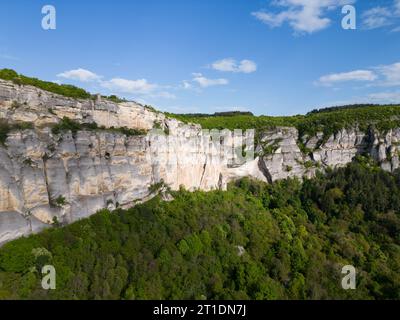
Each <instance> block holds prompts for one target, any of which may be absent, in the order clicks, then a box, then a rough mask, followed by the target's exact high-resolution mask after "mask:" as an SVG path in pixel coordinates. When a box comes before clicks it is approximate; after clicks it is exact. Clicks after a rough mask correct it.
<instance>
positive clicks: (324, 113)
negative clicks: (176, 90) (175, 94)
mask: <svg viewBox="0 0 400 320" xmlns="http://www.w3.org/2000/svg"><path fill="white" fill-rule="evenodd" d="M173 116H174V117H176V118H177V119H179V120H181V121H183V122H186V123H188V122H191V123H198V124H200V125H201V126H202V127H203V128H204V129H214V128H215V129H230V130H234V129H242V130H246V129H256V131H258V132H262V131H263V130H268V129H271V128H274V127H278V126H287V127H296V128H297V129H298V130H299V134H300V137H302V136H304V135H309V136H313V135H315V134H316V133H317V132H323V133H324V135H325V136H329V135H331V134H334V133H336V132H338V131H339V130H341V129H343V128H354V127H355V126H357V127H358V128H359V129H360V130H362V131H366V130H367V129H368V127H370V126H373V127H375V128H376V129H378V130H381V131H386V130H389V129H392V128H397V127H400V106H398V105H390V106H381V105H356V106H344V107H333V108H330V109H327V110H325V109H321V110H314V111H312V112H310V113H308V114H307V115H296V116H282V117H271V116H251V115H230V116H215V115H209V116H205V115H200V116H198V115H193V114H192V115H185V114H176V115H173Z"/></svg>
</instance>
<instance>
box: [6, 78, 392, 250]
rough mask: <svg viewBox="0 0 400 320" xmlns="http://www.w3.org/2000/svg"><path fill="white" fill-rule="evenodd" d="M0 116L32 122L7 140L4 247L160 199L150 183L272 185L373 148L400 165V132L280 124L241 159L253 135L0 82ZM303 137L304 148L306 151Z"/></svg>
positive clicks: (383, 160) (388, 166) (388, 164)
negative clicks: (324, 130) (61, 126)
mask: <svg viewBox="0 0 400 320" xmlns="http://www.w3.org/2000/svg"><path fill="white" fill-rule="evenodd" d="M63 117H68V118H70V119H73V120H75V121H77V122H79V123H81V124H85V123H87V124H89V123H96V124H97V125H98V126H99V127H100V126H101V127H102V128H101V129H98V130H81V131H77V132H70V131H67V132H61V133H57V134H55V133H53V132H52V130H51V127H52V126H53V125H55V124H57V123H58V122H59V121H60V120H61V119H62V118H63ZM0 119H3V120H7V121H8V122H9V123H11V124H13V123H15V124H18V123H21V122H30V123H32V124H33V127H32V128H31V129H24V130H22V129H19V130H12V131H10V132H9V133H8V136H7V139H6V140H5V143H4V145H1V146H0V244H1V243H4V242H6V241H9V240H11V239H15V238H17V237H20V236H22V235H28V234H30V233H34V232H38V231H40V230H42V229H43V228H46V227H49V226H51V225H52V224H53V223H55V222H60V223H70V222H73V221H76V220H78V219H81V218H84V217H88V216H90V215H91V214H94V213H95V212H96V211H98V210H100V209H102V208H110V209H113V208H115V207H118V206H120V207H130V206H133V205H134V204H135V203H136V202H138V201H144V200H146V199H148V198H150V197H151V196H153V195H154V194H153V193H152V191H151V190H152V188H151V186H154V185H155V184H157V183H158V184H159V183H160V182H163V183H164V184H165V185H168V186H169V187H170V188H171V189H173V190H177V189H179V188H180V187H181V186H183V187H185V188H186V189H189V190H196V189H201V190H212V189H216V188H222V189H223V188H225V187H226V185H227V183H228V182H229V181H230V180H233V179H237V178H239V177H244V176H251V177H254V178H257V179H260V180H264V181H266V182H272V181H275V180H278V179H285V178H287V177H299V178H302V177H304V176H307V177H310V176H313V175H314V174H315V172H316V170H323V169H324V168H326V167H327V166H331V167H335V166H343V165H345V164H347V163H348V162H350V161H352V159H353V157H354V156H355V155H357V154H359V153H368V154H370V155H371V156H372V157H373V158H375V159H376V160H377V161H379V163H380V164H381V166H382V168H384V169H385V170H389V171H391V170H394V169H396V168H398V166H399V157H398V145H399V143H400V129H396V130H391V131H389V132H387V133H385V134H384V135H381V134H379V133H378V132H373V131H370V132H367V133H363V132H360V131H358V130H357V129H356V128H353V129H348V130H345V129H343V130H341V131H340V132H338V133H337V134H335V135H332V136H331V137H329V138H328V139H325V140H323V139H322V135H321V134H317V135H316V136H315V137H299V136H298V132H297V130H296V129H295V128H289V127H287V128H284V127H280V128H275V129H271V130H270V131H266V132H264V133H263V134H262V138H261V141H260V145H259V146H256V153H255V155H254V157H253V155H252V154H251V151H252V150H245V151H247V153H248V154H251V158H247V159H242V158H243V157H242V156H240V157H238V156H237V154H236V151H235V150H237V146H239V148H240V146H241V145H250V143H249V142H251V140H253V138H254V137H253V135H252V133H251V132H248V133H247V134H246V135H244V136H240V135H235V133H231V132H225V133H224V134H222V136H218V137H217V138H215V137H214V136H213V133H212V132H207V131H204V130H202V128H201V127H200V126H199V125H188V124H184V123H182V122H179V121H177V120H175V119H171V118H168V117H166V116H165V115H164V114H162V113H159V112H156V111H153V110H151V109H149V108H146V107H144V106H142V105H140V104H137V103H134V102H123V103H113V102H111V101H109V100H106V99H102V98H101V97H98V98H97V99H94V100H75V99H69V98H66V97H63V96H59V95H56V94H52V93H49V92H46V91H43V90H40V89H37V88H35V87H30V86H17V85H15V84H13V83H11V82H7V81H2V80H0ZM121 127H126V128H131V129H143V130H151V129H152V128H155V127H157V128H160V129H161V130H162V131H165V132H168V134H167V135H164V134H159V133H158V132H154V131H153V130H151V131H149V133H148V134H146V135H134V136H129V135H128V136H127V135H125V134H123V133H120V132H117V131H115V130H107V128H108V129H109V128H121ZM300 139H303V141H302V143H303V145H304V146H305V147H306V148H308V149H309V152H307V154H305V153H303V152H302V151H301V150H300V148H299V140H300ZM266 150H268V152H266ZM240 151H242V149H241V148H240ZM303 151H304V150H303ZM238 158H239V160H241V161H237V160H238ZM253 158H254V160H252V159H253Z"/></svg>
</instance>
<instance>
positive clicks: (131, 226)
mask: <svg viewBox="0 0 400 320" xmlns="http://www.w3.org/2000/svg"><path fill="white" fill-rule="evenodd" d="M172 195H173V196H174V198H175V200H173V201H171V202H163V201H161V200H160V198H159V197H156V198H154V199H153V200H151V201H149V202H147V203H145V204H141V205H137V206H136V207H134V208H132V209H130V210H126V211H124V210H117V211H114V212H109V211H107V210H103V211H101V212H99V213H97V214H95V215H93V216H92V217H90V218H89V219H86V220H82V221H79V222H76V223H74V224H72V225H69V226H65V227H62V228H56V229H51V230H46V231H44V232H42V233H41V234H38V235H34V236H31V237H29V238H23V239H19V240H16V241H13V242H10V243H8V244H6V245H5V246H4V247H3V248H1V250H0V298H2V299H11V298H18V299H20V298H22V299H27V298H34V299H38V298H44V299H58V298H66V299H306V298H308V299H328V298H333V299H399V298H400V274H399V270H400V217H399V212H400V211H399V210H400V173H395V174H389V173H386V172H383V171H382V170H380V169H378V168H376V167H374V166H373V165H371V164H369V162H368V161H359V162H357V163H353V164H350V165H349V166H347V167H346V168H342V169H338V170H334V171H329V172H327V173H326V174H324V175H323V174H319V175H318V176H317V177H316V178H313V179H311V180H305V181H304V183H300V181H298V180H284V181H280V182H276V183H274V184H272V185H267V184H264V183H261V182H256V181H252V180H249V179H243V180H241V181H238V182H236V183H234V184H231V185H230V187H229V190H228V191H212V192H208V193H206V192H200V191H198V192H194V193H190V192H187V191H185V190H180V191H179V192H172ZM44 264H52V265H54V266H55V268H56V271H57V289H56V290H50V291H45V290H43V289H41V287H40V276H41V275H40V273H39V270H41V267H42V266H43V265H44ZM348 264H350V265H353V266H354V267H355V268H356V270H357V289H356V290H343V289H342V287H341V285H340V283H341V277H342V274H341V268H342V267H343V266H344V265H348Z"/></svg>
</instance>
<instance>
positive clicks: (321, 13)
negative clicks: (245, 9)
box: [252, 0, 356, 33]
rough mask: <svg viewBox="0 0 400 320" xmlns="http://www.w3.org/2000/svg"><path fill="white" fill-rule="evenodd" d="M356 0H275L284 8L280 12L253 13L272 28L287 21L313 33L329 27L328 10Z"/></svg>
mask: <svg viewBox="0 0 400 320" xmlns="http://www.w3.org/2000/svg"><path fill="white" fill-rule="evenodd" d="M355 1H356V0H275V1H273V2H272V4H273V5H275V6H277V7H283V8H284V9H283V10H282V11H280V12H278V13H275V12H268V11H257V12H253V13H252V15H253V16H254V17H255V18H257V19H258V20H260V21H261V22H263V23H265V24H267V25H269V26H270V27H272V28H275V27H280V26H282V25H283V23H285V22H287V23H289V25H290V26H291V27H292V28H293V29H294V30H295V31H296V32H300V33H313V32H316V31H320V30H323V29H325V28H327V27H328V26H329V25H330V23H331V20H330V19H329V18H328V17H327V11H329V10H332V9H335V8H337V7H339V6H342V5H345V4H352V3H354V2H355Z"/></svg>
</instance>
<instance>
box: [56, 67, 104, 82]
mask: <svg viewBox="0 0 400 320" xmlns="http://www.w3.org/2000/svg"><path fill="white" fill-rule="evenodd" d="M57 77H60V78H65V79H69V80H77V81H82V82H89V81H98V80H100V79H101V78H102V77H101V76H99V75H97V74H95V73H94V72H91V71H89V70H86V69H82V68H79V69H75V70H69V71H65V72H63V73H60V74H58V75H57Z"/></svg>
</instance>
